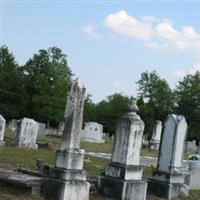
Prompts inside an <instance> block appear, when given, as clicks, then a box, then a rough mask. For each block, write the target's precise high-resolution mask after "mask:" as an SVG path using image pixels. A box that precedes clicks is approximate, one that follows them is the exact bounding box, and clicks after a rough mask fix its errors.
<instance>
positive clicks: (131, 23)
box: [104, 10, 152, 40]
mask: <svg viewBox="0 0 200 200" xmlns="http://www.w3.org/2000/svg"><path fill="white" fill-rule="evenodd" d="M104 24H105V25H106V27H108V28H109V29H111V30H112V31H114V32H116V33H119V34H121V35H123V36H127V37H133V38H136V39H141V40H149V39H150V37H151V34H152V30H151V27H150V26H149V25H147V24H145V23H143V22H142V21H139V20H138V19H136V18H135V17H132V16H130V15H128V14H127V12H126V11H124V10H121V11H119V12H118V13H114V14H110V15H108V16H107V17H106V19H105V21H104Z"/></svg>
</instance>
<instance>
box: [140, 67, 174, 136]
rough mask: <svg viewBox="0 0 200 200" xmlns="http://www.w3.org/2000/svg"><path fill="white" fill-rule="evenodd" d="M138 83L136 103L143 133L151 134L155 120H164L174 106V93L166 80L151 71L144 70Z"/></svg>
mask: <svg viewBox="0 0 200 200" xmlns="http://www.w3.org/2000/svg"><path fill="white" fill-rule="evenodd" d="M136 83H137V84H138V90H139V92H138V98H139V101H138V105H139V108H140V115H141V117H142V119H143V120H144V121H145V133H146V134H148V135H151V133H152V129H153V126H154V123H155V121H156V120H164V119H165V118H166V116H167V115H168V114H169V113H170V112H172V110H173V108H174V95H173V92H172V90H171V89H170V87H169V85H168V83H167V81H166V80H164V79H161V78H160V77H159V76H158V74H157V73H156V72H155V71H153V72H151V73H148V72H144V73H142V74H141V78H140V80H139V81H137V82H136Z"/></svg>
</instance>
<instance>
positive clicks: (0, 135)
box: [0, 115, 6, 146]
mask: <svg viewBox="0 0 200 200" xmlns="http://www.w3.org/2000/svg"><path fill="white" fill-rule="evenodd" d="M5 126H6V120H5V119H4V117H3V116H2V115H0V146H3V145H4V144H5V142H4V140H3V139H4V133H5Z"/></svg>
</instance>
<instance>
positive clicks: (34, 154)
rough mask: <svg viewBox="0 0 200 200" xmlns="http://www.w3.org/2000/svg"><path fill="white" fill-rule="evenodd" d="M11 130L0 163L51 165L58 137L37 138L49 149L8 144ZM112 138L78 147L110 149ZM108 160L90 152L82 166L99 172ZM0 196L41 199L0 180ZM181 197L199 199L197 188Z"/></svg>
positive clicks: (3, 199)
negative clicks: (49, 146) (94, 155)
mask: <svg viewBox="0 0 200 200" xmlns="http://www.w3.org/2000/svg"><path fill="white" fill-rule="evenodd" d="M12 139H13V134H12V132H11V131H7V132H6V135H5V141H6V146H5V147H3V148H0V166H4V167H18V168H19V167H25V168H29V169H35V168H36V160H37V159H42V160H45V162H46V163H47V164H50V165H54V163H55V153H56V149H58V148H59V145H60V142H61V138H59V137H54V136H48V137H46V138H45V139H44V138H43V139H40V140H39V142H49V143H51V149H39V150H30V149H20V148H16V147H12V146H11V141H12ZM112 145H113V141H112V140H111V139H110V138H107V139H106V143H105V144H94V143H88V142H82V143H81V148H83V149H85V150H86V151H92V152H104V153H111V152H112ZM157 153H158V152H157V151H149V150H142V155H147V156H157ZM108 162H109V160H106V159H103V158H96V157H92V156H85V162H84V170H85V171H87V173H88V177H94V176H95V177H96V176H99V175H100V174H101V173H102V172H103V170H104V168H105V167H106V165H107V164H108ZM152 170H153V169H151V168H148V167H146V168H145V169H144V172H143V179H145V180H146V179H147V178H148V177H150V176H151V175H152ZM147 199H148V200H161V199H159V198H157V197H148V198H147ZM0 200H44V199H43V198H42V197H34V196H30V195H28V194H27V193H26V192H25V191H21V189H20V190H19V189H17V188H14V187H10V186H9V187H8V186H5V185H1V184H0ZM90 200H107V198H105V197H102V196H101V195H99V194H96V195H91V197H90ZM184 200H200V191H191V194H190V196H189V198H185V199H184Z"/></svg>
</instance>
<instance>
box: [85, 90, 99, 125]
mask: <svg viewBox="0 0 200 200" xmlns="http://www.w3.org/2000/svg"><path fill="white" fill-rule="evenodd" d="M96 120H97V118H96V105H95V103H93V102H92V99H91V95H90V94H89V95H87V97H86V100H85V105H84V113H83V121H84V122H91V121H94V122H95V121H96Z"/></svg>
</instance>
